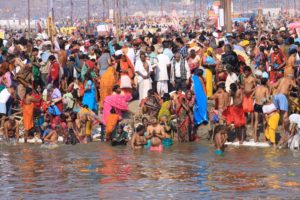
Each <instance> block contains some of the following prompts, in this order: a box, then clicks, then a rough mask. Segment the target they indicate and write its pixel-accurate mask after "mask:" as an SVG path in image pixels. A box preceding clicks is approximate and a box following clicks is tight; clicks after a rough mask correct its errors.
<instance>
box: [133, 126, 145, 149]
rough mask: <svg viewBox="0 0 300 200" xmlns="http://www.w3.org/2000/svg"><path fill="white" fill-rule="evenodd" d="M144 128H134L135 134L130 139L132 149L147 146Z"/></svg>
mask: <svg viewBox="0 0 300 200" xmlns="http://www.w3.org/2000/svg"><path fill="white" fill-rule="evenodd" d="M144 132H145V127H144V125H139V126H138V127H137V128H136V132H135V133H134V134H133V136H132V139H131V148H132V149H142V148H144V145H145V144H147V140H146V137H145V136H144Z"/></svg>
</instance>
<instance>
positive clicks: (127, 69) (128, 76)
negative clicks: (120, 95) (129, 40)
mask: <svg viewBox="0 0 300 200" xmlns="http://www.w3.org/2000/svg"><path fill="white" fill-rule="evenodd" d="M119 66H120V68H119V72H120V88H121V89H122V91H123V92H124V93H126V94H131V91H132V82H133V77H134V67H133V65H132V63H131V61H130V59H129V58H128V57H127V56H126V55H122V57H121V60H120V65H119Z"/></svg>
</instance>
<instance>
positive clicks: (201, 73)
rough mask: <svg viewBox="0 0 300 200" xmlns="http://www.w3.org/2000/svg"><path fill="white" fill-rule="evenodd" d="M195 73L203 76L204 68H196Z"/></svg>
mask: <svg viewBox="0 0 300 200" xmlns="http://www.w3.org/2000/svg"><path fill="white" fill-rule="evenodd" d="M195 75H196V76H199V77H202V76H203V70H202V69H196V70H195Z"/></svg>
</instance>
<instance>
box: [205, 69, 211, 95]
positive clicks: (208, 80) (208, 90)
mask: <svg viewBox="0 0 300 200" xmlns="http://www.w3.org/2000/svg"><path fill="white" fill-rule="evenodd" d="M205 73H206V75H205V78H206V96H207V97H212V95H213V82H212V81H213V74H212V72H211V70H210V69H206V70H205Z"/></svg>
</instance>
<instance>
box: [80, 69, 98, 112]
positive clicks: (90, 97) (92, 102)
mask: <svg viewBox="0 0 300 200" xmlns="http://www.w3.org/2000/svg"><path fill="white" fill-rule="evenodd" d="M85 80H86V83H85V86H84V95H83V99H82V105H87V106H88V108H89V109H90V110H92V111H94V112H97V108H98V107H97V102H96V89H95V84H94V82H93V81H92V77H91V75H90V73H87V74H86V75H85Z"/></svg>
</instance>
